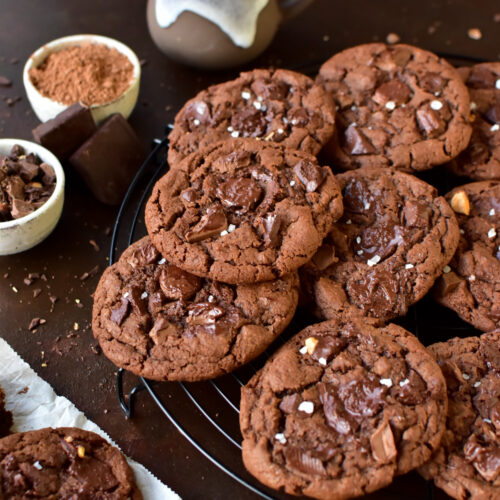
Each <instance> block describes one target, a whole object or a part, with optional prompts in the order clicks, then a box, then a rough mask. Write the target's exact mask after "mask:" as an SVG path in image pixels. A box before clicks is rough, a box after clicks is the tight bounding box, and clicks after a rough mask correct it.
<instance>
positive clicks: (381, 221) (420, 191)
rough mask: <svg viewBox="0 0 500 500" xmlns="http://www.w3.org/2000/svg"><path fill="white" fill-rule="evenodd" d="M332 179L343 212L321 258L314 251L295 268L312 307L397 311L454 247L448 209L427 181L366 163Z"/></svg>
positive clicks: (419, 293) (376, 313)
mask: <svg viewBox="0 0 500 500" xmlns="http://www.w3.org/2000/svg"><path fill="white" fill-rule="evenodd" d="M337 179H338V180H339V182H340V185H341V188H342V193H343V197H344V215H343V217H342V219H341V220H340V221H339V222H337V223H336V224H335V225H334V227H333V229H332V231H331V232H330V234H329V235H328V236H327V237H326V239H325V241H324V244H323V246H322V249H321V252H323V253H325V259H322V258H321V256H320V255H319V254H317V255H316V256H315V257H313V259H312V260H311V262H309V263H308V264H306V266H304V268H303V269H302V276H303V278H304V281H305V282H307V283H309V284H310V285H309V286H310V287H311V291H312V293H313V294H314V297H315V300H316V303H317V306H318V311H317V312H318V313H319V315H320V316H321V317H323V318H326V319H329V318H332V317H334V316H336V315H338V314H339V313H348V314H357V315H359V314H361V315H365V316H369V317H373V318H379V319H380V320H383V321H387V320H389V319H391V318H394V317H396V316H399V315H404V314H405V313H406V311H407V309H408V307H409V306H410V305H411V304H414V303H415V302H417V301H418V300H420V298H422V297H423V296H424V295H425V294H426V293H427V291H428V290H429V289H430V288H431V287H432V285H433V284H434V281H435V280H436V279H437V278H438V277H439V276H440V275H441V274H442V269H443V268H444V267H445V265H446V264H448V262H449V261H450V259H451V258H452V256H453V253H454V251H455V250H456V248H457V245H458V240H459V231H458V226H457V223H456V220H455V216H454V213H453V210H452V209H451V208H450V206H449V205H448V204H447V203H446V201H445V200H444V198H442V197H439V196H437V192H436V190H435V189H434V188H433V187H432V186H430V185H428V184H426V183H424V182H422V181H420V180H418V179H416V178H415V177H412V176H408V175H407V174H404V173H401V172H394V171H393V172H389V171H387V170H384V169H379V168H365V169H363V170H360V171H352V172H345V173H343V174H340V175H338V176H337ZM438 242H440V243H438ZM328 248H330V250H328ZM322 260H325V262H322Z"/></svg>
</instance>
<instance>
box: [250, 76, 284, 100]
mask: <svg viewBox="0 0 500 500" xmlns="http://www.w3.org/2000/svg"><path fill="white" fill-rule="evenodd" d="M251 88H252V90H253V91H254V92H255V94H256V95H257V96H259V97H261V98H263V99H266V100H267V99H271V100H278V101H281V100H284V99H286V96H287V94H288V85H287V84H286V83H285V82H283V81H281V80H272V81H265V80H262V79H259V80H255V81H254V82H253V83H252V85H251Z"/></svg>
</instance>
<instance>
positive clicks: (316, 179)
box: [293, 161, 325, 193]
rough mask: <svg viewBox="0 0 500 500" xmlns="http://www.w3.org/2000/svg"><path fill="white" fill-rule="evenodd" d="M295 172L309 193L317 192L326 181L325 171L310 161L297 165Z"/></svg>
mask: <svg viewBox="0 0 500 500" xmlns="http://www.w3.org/2000/svg"><path fill="white" fill-rule="evenodd" d="M293 171H294V172H295V175H296V176H297V177H298V178H299V180H300V182H302V184H303V185H304V186H305V188H306V191H307V192H308V193H313V192H314V191H316V190H317V189H318V188H319V186H321V183H322V182H323V181H324V179H325V171H324V170H323V169H322V168H321V167H320V166H319V165H317V164H314V163H312V162H310V161H300V162H299V163H297V164H296V165H295V167H294V168H293Z"/></svg>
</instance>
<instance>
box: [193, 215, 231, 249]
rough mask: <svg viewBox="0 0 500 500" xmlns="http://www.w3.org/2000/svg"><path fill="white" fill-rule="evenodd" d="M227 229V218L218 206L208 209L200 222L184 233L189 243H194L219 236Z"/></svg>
mask: <svg viewBox="0 0 500 500" xmlns="http://www.w3.org/2000/svg"><path fill="white" fill-rule="evenodd" d="M225 229H227V218H226V214H225V213H224V210H223V209H222V207H220V206H212V207H209V208H208V209H207V211H206V213H205V215H204V216H203V217H202V218H201V220H200V222H198V224H196V225H195V226H194V227H193V229H191V230H189V231H188V232H187V233H186V239H187V241H188V242H189V243H196V242H197V241H202V240H205V239H207V238H211V237H212V236H216V235H219V234H220V233H221V232H222V231H224V230H225Z"/></svg>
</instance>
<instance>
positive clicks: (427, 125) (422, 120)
mask: <svg viewBox="0 0 500 500" xmlns="http://www.w3.org/2000/svg"><path fill="white" fill-rule="evenodd" d="M417 122H418V125H419V127H420V128H421V129H422V130H423V131H424V132H425V133H426V134H427V136H429V137H437V136H439V135H441V134H442V133H443V132H444V131H445V130H446V123H445V121H444V120H443V119H442V118H441V117H440V116H439V113H438V112H437V111H435V110H434V109H431V108H430V107H429V106H424V107H422V108H420V109H418V110H417Z"/></svg>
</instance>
